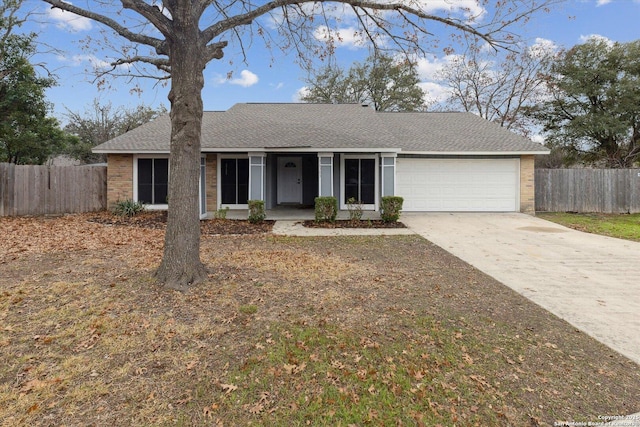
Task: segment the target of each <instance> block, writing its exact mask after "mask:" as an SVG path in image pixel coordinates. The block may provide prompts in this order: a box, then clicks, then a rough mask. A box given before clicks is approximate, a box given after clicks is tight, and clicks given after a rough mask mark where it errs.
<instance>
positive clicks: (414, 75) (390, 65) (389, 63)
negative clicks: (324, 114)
mask: <svg viewBox="0 0 640 427" xmlns="http://www.w3.org/2000/svg"><path fill="white" fill-rule="evenodd" d="M306 83H307V92H306V93H305V94H304V95H303V96H302V97H301V100H302V101H304V102H311V103H339V104H346V103H361V104H368V105H371V106H372V107H373V108H374V109H375V110H376V111H418V110H424V109H425V107H426V105H425V93H424V91H423V90H422V89H421V88H420V86H419V85H418V83H420V79H419V78H418V72H417V71H416V67H415V64H414V63H412V62H409V61H407V60H406V59H401V60H396V59H394V58H392V57H391V56H388V55H384V54H378V55H372V56H370V57H369V58H368V59H367V60H366V61H365V62H364V63H355V64H353V65H352V66H351V68H349V70H348V71H344V70H342V69H341V68H339V67H337V66H334V67H332V66H327V67H325V68H323V69H322V70H320V72H318V73H316V74H313V75H311V76H310V77H309V78H308V79H307V80H306Z"/></svg>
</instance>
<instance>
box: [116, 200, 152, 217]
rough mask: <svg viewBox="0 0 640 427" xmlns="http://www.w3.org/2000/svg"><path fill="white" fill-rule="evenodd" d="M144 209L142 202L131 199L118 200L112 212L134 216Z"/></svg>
mask: <svg viewBox="0 0 640 427" xmlns="http://www.w3.org/2000/svg"><path fill="white" fill-rule="evenodd" d="M145 209H146V207H145V205H144V203H142V202H137V201H135V200H132V199H127V200H118V201H117V202H116V204H115V206H114V207H113V213H114V214H116V215H120V216H135V215H137V214H139V213H140V212H142V211H144V210H145Z"/></svg>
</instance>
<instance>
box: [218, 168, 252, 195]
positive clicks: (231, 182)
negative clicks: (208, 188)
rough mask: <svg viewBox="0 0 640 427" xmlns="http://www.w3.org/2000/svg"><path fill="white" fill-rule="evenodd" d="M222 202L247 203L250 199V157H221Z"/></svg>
mask: <svg viewBox="0 0 640 427" xmlns="http://www.w3.org/2000/svg"><path fill="white" fill-rule="evenodd" d="M220 193H221V194H220V202H221V203H222V204H223V205H246V204H247V200H248V199H249V159H248V158H246V157H245V158H221V159H220Z"/></svg>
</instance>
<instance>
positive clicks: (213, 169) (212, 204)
mask: <svg viewBox="0 0 640 427" xmlns="http://www.w3.org/2000/svg"><path fill="white" fill-rule="evenodd" d="M217 165H218V156H217V155H216V154H207V160H206V166H205V168H206V175H207V176H206V186H207V212H215V211H216V210H218V168H217Z"/></svg>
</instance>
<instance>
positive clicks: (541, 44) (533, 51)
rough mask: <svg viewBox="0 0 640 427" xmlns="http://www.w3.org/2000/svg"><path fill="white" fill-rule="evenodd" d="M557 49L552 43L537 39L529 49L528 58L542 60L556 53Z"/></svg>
mask: <svg viewBox="0 0 640 427" xmlns="http://www.w3.org/2000/svg"><path fill="white" fill-rule="evenodd" d="M558 49H559V46H558V45H557V44H556V43H555V42H554V41H552V40H548V39H543V38H540V37H538V38H536V41H535V43H533V45H531V46H530V47H529V56H531V57H532V58H542V57H544V56H546V55H550V54H553V53H555V52H557V51H558Z"/></svg>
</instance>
